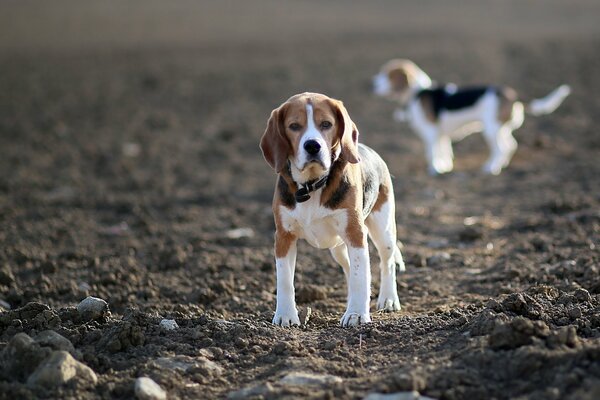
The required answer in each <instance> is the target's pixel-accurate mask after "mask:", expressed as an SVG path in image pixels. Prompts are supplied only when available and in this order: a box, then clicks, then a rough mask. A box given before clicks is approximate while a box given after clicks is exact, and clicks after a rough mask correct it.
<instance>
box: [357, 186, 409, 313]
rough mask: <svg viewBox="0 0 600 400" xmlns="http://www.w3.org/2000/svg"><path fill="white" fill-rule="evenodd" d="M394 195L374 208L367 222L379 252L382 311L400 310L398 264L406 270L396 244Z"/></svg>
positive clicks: (379, 300) (378, 303)
mask: <svg viewBox="0 0 600 400" xmlns="http://www.w3.org/2000/svg"><path fill="white" fill-rule="evenodd" d="M394 214H395V211H394V196H393V194H392V195H390V197H389V199H388V201H386V202H385V203H383V205H381V207H380V208H379V209H378V210H373V211H372V212H371V214H369V217H368V218H367V219H366V221H365V223H366V225H367V227H368V228H369V236H370V237H371V240H372V241H373V244H374V245H375V247H376V248H377V252H378V253H379V274H380V283H379V297H378V298H377V309H378V310H382V311H398V310H400V299H399V298H398V291H397V288H396V286H397V285H396V266H397V265H398V267H399V269H400V270H401V271H403V270H404V261H403V260H402V254H401V253H400V249H399V248H398V245H397V244H396V221H395V215H394Z"/></svg>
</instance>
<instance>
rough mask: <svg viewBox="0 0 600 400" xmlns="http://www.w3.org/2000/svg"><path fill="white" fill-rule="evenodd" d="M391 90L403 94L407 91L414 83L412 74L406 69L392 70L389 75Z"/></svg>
mask: <svg viewBox="0 0 600 400" xmlns="http://www.w3.org/2000/svg"><path fill="white" fill-rule="evenodd" d="M388 76H389V79H390V82H391V84H392V88H393V89H394V91H396V92H403V91H405V90H406V89H408V88H409V87H410V86H411V85H412V82H413V81H414V77H413V74H411V73H410V71H409V70H408V69H407V68H406V67H397V68H394V69H392V70H391V71H390V72H389V74H388Z"/></svg>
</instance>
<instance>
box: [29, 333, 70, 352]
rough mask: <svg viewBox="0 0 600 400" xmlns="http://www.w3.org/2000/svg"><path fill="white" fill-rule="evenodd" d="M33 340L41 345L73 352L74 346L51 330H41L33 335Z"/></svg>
mask: <svg viewBox="0 0 600 400" xmlns="http://www.w3.org/2000/svg"><path fill="white" fill-rule="evenodd" d="M35 341H36V342H38V343H39V344H40V345H42V346H46V347H50V348H52V349H54V350H64V351H68V352H69V353H71V354H73V353H74V352H75V347H73V344H72V343H71V341H70V340H69V339H67V338H66V337H64V336H62V335H60V334H58V333H56V332H54V331H52V330H47V331H42V332H40V333H38V334H37V335H36V336H35Z"/></svg>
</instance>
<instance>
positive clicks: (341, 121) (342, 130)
mask: <svg viewBox="0 0 600 400" xmlns="http://www.w3.org/2000/svg"><path fill="white" fill-rule="evenodd" d="M332 107H333V109H334V110H335V113H336V117H337V121H338V125H339V128H338V133H337V134H338V140H339V142H340V145H341V147H342V152H341V157H342V158H343V159H344V160H346V161H348V162H349V163H350V164H356V163H358V162H360V156H359V155H358V129H357V128H356V125H355V124H354V122H352V120H351V119H350V115H348V111H347V110H346V107H344V104H343V103H342V102H341V101H339V100H333V101H332Z"/></svg>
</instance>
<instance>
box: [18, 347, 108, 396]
mask: <svg viewBox="0 0 600 400" xmlns="http://www.w3.org/2000/svg"><path fill="white" fill-rule="evenodd" d="M72 379H77V380H79V381H81V382H82V383H84V384H92V385H95V384H96V383H97V382H98V377H97V376H96V373H95V372H94V371H93V370H92V369H91V368H90V367H88V366H87V365H85V364H83V363H81V362H79V361H77V360H75V359H74V358H73V357H72V356H71V355H70V354H69V353H68V352H66V351H54V352H52V354H50V356H49V357H48V358H47V359H46V360H44V361H43V362H42V363H41V364H40V365H39V366H38V367H37V368H36V370H35V371H34V372H33V373H32V374H31V376H30V377H29V378H28V379H27V385H28V386H30V387H34V386H41V387H44V388H54V387H58V386H61V385H63V384H65V383H67V382H69V381H70V380H72Z"/></svg>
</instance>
